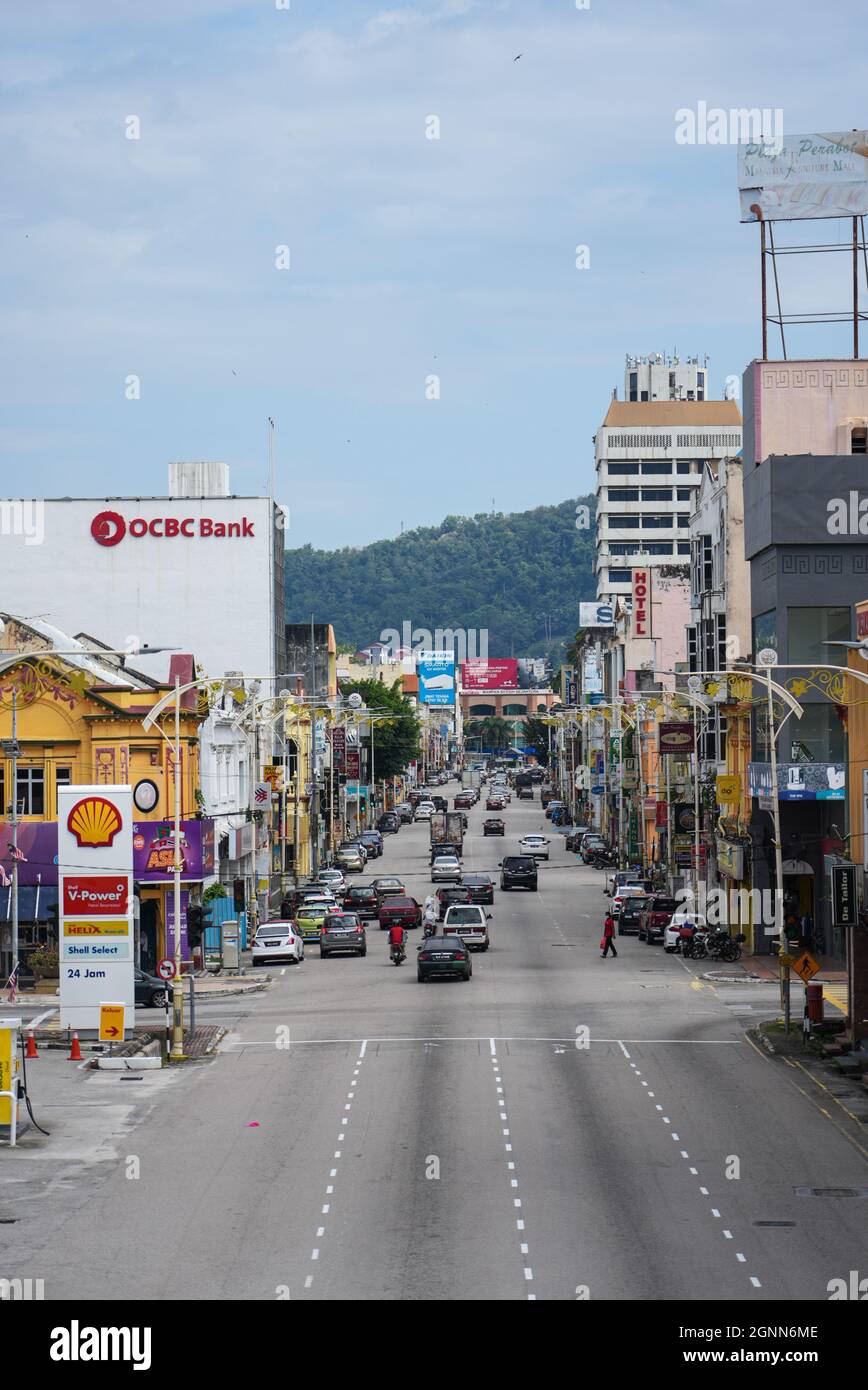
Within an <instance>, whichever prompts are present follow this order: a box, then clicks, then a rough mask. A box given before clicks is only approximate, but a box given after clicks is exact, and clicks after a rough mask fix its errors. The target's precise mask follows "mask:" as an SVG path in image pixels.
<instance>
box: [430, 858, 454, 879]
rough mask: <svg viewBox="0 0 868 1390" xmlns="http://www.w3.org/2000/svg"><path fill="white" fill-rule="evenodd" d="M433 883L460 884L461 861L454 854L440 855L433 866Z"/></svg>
mask: <svg viewBox="0 0 868 1390" xmlns="http://www.w3.org/2000/svg"><path fill="white" fill-rule="evenodd" d="M431 882H432V883H460V882H461V860H460V859H459V858H458V857H457V855H454V854H438V855H437V858H436V859H435V860H434V863H433V864H432V865H431Z"/></svg>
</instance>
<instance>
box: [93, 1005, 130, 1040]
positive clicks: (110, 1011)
mask: <svg viewBox="0 0 868 1390" xmlns="http://www.w3.org/2000/svg"><path fill="white" fill-rule="evenodd" d="M99 1040H100V1042H109V1043H110V1042H123V1040H124V1005H123V1004H100V1006H99Z"/></svg>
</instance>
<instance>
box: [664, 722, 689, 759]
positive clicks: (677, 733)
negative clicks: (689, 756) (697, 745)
mask: <svg viewBox="0 0 868 1390" xmlns="http://www.w3.org/2000/svg"><path fill="white" fill-rule="evenodd" d="M658 729H659V739H660V742H659V748H660V752H661V753H692V752H693V751H694V745H693V725H692V724H688V723H682V722H678V723H671V722H670V723H665V724H660V725H658Z"/></svg>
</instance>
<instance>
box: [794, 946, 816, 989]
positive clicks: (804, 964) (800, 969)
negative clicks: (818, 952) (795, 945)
mask: <svg viewBox="0 0 868 1390" xmlns="http://www.w3.org/2000/svg"><path fill="white" fill-rule="evenodd" d="M793 969H794V970H795V972H796V974H797V975H801V977H802V979H803V980H804V982H805V984H807V983H808V981H809V980H810V979H813V977H814V975H816V973H817V971H818V970H819V969H820V962H819V961H817V960H814V957H813V956H812V955H811V953H810V951H803V952H802V954H801V955H800V956H799V958H798V960H794V961H793Z"/></svg>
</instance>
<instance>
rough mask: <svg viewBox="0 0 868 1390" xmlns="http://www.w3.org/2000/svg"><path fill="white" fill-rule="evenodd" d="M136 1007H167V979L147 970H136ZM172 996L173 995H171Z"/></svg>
mask: <svg viewBox="0 0 868 1390" xmlns="http://www.w3.org/2000/svg"><path fill="white" fill-rule="evenodd" d="M134 980H135V1007H136V1008H137V1009H164V1008H165V1007H166V981H165V980H161V979H159V978H158V976H156V975H149V974H148V973H147V971H145V970H139V968H138V966H137V967H136V969H135V971H134ZM170 997H171V996H170Z"/></svg>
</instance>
